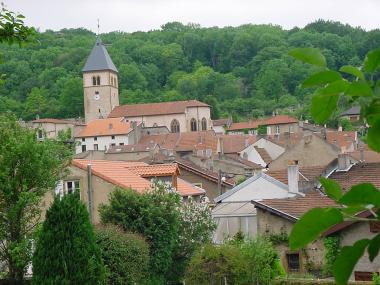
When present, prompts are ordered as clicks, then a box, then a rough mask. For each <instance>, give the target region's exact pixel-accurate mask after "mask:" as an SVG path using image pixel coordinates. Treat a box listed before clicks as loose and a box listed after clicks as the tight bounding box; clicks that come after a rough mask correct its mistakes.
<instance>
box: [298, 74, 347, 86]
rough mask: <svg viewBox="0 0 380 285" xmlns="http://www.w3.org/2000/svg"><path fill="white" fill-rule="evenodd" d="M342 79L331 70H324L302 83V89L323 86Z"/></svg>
mask: <svg viewBox="0 0 380 285" xmlns="http://www.w3.org/2000/svg"><path fill="white" fill-rule="evenodd" d="M340 79H342V76H341V75H340V73H339V72H336V71H332V70H325V71H321V72H318V73H315V74H312V75H311V76H309V77H308V78H306V79H305V81H304V82H303V83H302V86H303V87H311V86H316V85H325V84H327V83H331V82H334V81H337V80H340Z"/></svg>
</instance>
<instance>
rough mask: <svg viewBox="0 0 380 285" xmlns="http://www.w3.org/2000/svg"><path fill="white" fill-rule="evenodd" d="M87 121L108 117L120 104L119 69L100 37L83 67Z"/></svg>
mask: <svg viewBox="0 0 380 285" xmlns="http://www.w3.org/2000/svg"><path fill="white" fill-rule="evenodd" d="M82 73H83V88H84V114H85V121H86V123H88V122H90V121H92V120H94V119H102V118H107V117H108V115H109V113H111V111H112V109H113V108H115V107H116V106H119V88H118V83H119V82H118V81H119V80H118V71H117V68H116V66H115V65H114V64H113V62H112V59H111V57H110V56H109V54H108V52H107V49H106V47H105V46H104V44H103V43H102V41H101V39H100V37H99V36H98V37H97V38H96V43H95V46H94V47H93V48H92V51H91V53H90V56H89V57H88V58H87V61H86V64H85V65H84V67H83V69H82Z"/></svg>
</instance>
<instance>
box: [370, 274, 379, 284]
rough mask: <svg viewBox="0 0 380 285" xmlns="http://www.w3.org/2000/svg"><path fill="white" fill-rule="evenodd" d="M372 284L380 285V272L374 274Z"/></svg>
mask: <svg viewBox="0 0 380 285" xmlns="http://www.w3.org/2000/svg"><path fill="white" fill-rule="evenodd" d="M372 285H380V275H379V273H374V274H373V275H372Z"/></svg>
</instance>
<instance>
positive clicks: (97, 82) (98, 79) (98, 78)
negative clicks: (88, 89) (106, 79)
mask: <svg viewBox="0 0 380 285" xmlns="http://www.w3.org/2000/svg"><path fill="white" fill-rule="evenodd" d="M96 85H100V76H98V77H96Z"/></svg>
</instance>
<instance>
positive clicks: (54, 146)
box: [0, 117, 70, 284]
mask: <svg viewBox="0 0 380 285" xmlns="http://www.w3.org/2000/svg"><path fill="white" fill-rule="evenodd" d="M0 153H1V155H0V185H1V186H0V205H1V206H0V215H1V219H0V239H1V240H2V241H3V242H2V243H1V251H0V258H1V260H3V261H5V262H6V264H7V267H8V278H9V279H10V282H12V284H22V282H23V279H24V274H25V272H26V268H27V266H28V264H29V263H30V261H31V255H32V240H33V239H34V238H35V229H36V227H37V226H38V225H39V223H40V214H41V209H40V206H41V202H42V199H43V197H44V196H45V194H46V193H47V191H49V190H51V189H53V188H54V187H55V184H56V182H57V181H58V180H59V178H60V177H61V175H62V174H63V171H64V169H65V167H66V166H67V164H68V162H69V159H70V153H69V152H68V150H67V149H66V148H65V146H64V145H63V144H61V143H58V142H55V141H51V140H45V141H43V142H37V139H36V133H35V131H33V130H30V129H28V128H25V127H22V126H21V125H20V123H19V122H17V121H16V120H15V118H13V117H10V118H9V117H0Z"/></svg>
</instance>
